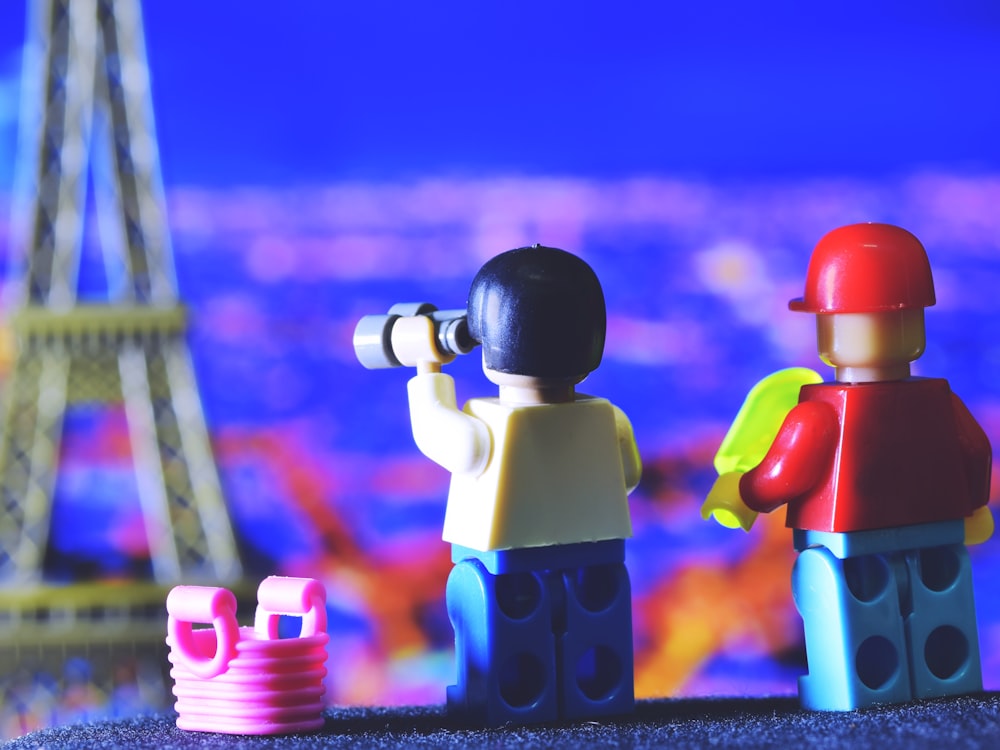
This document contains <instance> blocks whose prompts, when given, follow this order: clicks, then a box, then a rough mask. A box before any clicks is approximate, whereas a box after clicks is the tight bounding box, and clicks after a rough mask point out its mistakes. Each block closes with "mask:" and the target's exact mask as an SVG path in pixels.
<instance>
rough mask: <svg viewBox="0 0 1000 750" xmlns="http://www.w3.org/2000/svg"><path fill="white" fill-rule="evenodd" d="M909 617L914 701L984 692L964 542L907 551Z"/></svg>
mask: <svg viewBox="0 0 1000 750" xmlns="http://www.w3.org/2000/svg"><path fill="white" fill-rule="evenodd" d="M905 559H906V566H907V569H908V570H909V574H910V575H909V579H910V602H909V604H910V606H909V607H908V609H910V614H909V616H908V617H907V618H906V633H907V641H908V642H909V644H910V671H911V674H912V680H913V697H914V698H935V697H939V696H944V695H964V694H967V693H974V692H978V691H980V690H982V689H983V676H982V668H981V665H980V659H979V637H978V632H977V629H976V604H975V600H974V598H973V592H972V566H971V565H970V563H969V553H968V551H967V550H966V548H965V545H964V544H950V545H944V546H939V547H931V548H927V549H921V550H915V551H911V552H907V553H906V556H905Z"/></svg>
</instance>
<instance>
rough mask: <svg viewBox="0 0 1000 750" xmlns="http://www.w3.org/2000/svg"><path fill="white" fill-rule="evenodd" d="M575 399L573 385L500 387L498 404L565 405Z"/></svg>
mask: <svg viewBox="0 0 1000 750" xmlns="http://www.w3.org/2000/svg"><path fill="white" fill-rule="evenodd" d="M575 397H576V389H575V388H574V385H573V383H559V384H557V385H546V386H540V385H500V402H501V403H504V404H523V405H526V406H527V405H533V404H565V403H569V402H570V401H573V399H574V398H575Z"/></svg>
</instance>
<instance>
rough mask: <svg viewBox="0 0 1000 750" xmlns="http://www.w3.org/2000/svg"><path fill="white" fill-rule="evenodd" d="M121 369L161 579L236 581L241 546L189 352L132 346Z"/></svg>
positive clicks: (171, 343) (167, 345)
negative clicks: (214, 457)
mask: <svg viewBox="0 0 1000 750" xmlns="http://www.w3.org/2000/svg"><path fill="white" fill-rule="evenodd" d="M119 367H120V372H121V381H122V396H123V399H124V401H125V410H126V415H127V417H128V422H129V434H130V437H131V441H132V452H133V456H134V461H135V464H136V473H137V477H138V481H139V497H140V501H141V502H142V505H143V515H144V517H145V519H146V524H147V529H146V533H147V536H148V538H149V544H150V551H151V555H152V560H153V574H154V576H155V578H156V580H157V581H160V582H161V583H173V582H177V581H180V580H182V579H183V580H192V579H194V580H206V581H209V580H210V581H216V582H226V581H234V580H236V579H237V578H239V576H240V575H241V572H242V571H241V568H240V564H239V558H238V556H237V553H236V543H235V540H234V538H233V533H232V528H231V527H230V525H229V521H228V515H227V513H226V509H225V505H224V503H223V501H222V493H221V490H220V488H219V481H218V477H217V475H216V474H215V471H214V466H213V464H212V461H211V449H210V447H209V444H208V437H207V433H206V431H205V425H204V421H203V419H202V417H201V409H200V405H199V403H198V400H197V395H196V391H194V390H193V388H194V380H193V377H191V371H190V363H189V362H188V361H187V359H186V356H185V352H184V350H183V347H182V345H180V344H179V343H178V342H177V341H175V340H170V339H167V340H161V341H159V342H158V344H157V346H154V347H150V348H141V347H140V346H138V345H136V344H133V343H128V344H124V345H123V348H122V352H121V354H120V355H119Z"/></svg>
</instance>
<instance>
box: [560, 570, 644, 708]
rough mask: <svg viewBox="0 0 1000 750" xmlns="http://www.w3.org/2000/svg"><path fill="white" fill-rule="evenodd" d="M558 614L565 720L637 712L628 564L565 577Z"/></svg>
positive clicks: (572, 571) (564, 573)
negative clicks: (634, 691)
mask: <svg viewBox="0 0 1000 750" xmlns="http://www.w3.org/2000/svg"><path fill="white" fill-rule="evenodd" d="M560 583H561V586H562V587H563V590H564V592H565V605H564V607H560V608H559V609H557V612H559V613H560V614H561V616H560V615H557V617H556V632H557V633H560V632H561V633H562V634H561V636H558V658H557V660H556V661H557V663H558V664H559V672H560V674H559V680H560V685H561V687H560V691H559V693H560V711H559V713H560V715H561V716H562V718H564V719H570V720H573V719H590V718H596V717H599V716H613V715H616V714H625V713H629V712H631V711H632V710H633V709H634V707H635V699H634V693H633V683H634V680H633V661H632V588H631V585H630V584H629V577H628V571H627V570H626V569H625V564H624V563H608V564H605V565H592V566H588V567H585V568H580V569H578V570H571V571H564V572H563V573H562V574H561V581H560Z"/></svg>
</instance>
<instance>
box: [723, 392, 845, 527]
mask: <svg viewBox="0 0 1000 750" xmlns="http://www.w3.org/2000/svg"><path fill="white" fill-rule="evenodd" d="M839 432H840V428H839V425H838V423H837V415H836V413H835V412H834V411H833V409H832V408H831V407H830V406H828V405H827V404H824V403H822V402H816V401H807V402H805V403H801V404H798V405H797V406H796V407H795V408H794V409H792V410H791V411H790V412H789V413H788V416H787V417H785V421H784V423H782V425H781V430H780V431H779V432H778V436H777V437H776V438H775V439H774V442H773V443H772V444H771V447H770V448H769V449H768V451H767V455H766V456H764V460H763V461H761V462H760V464H759V465H757V466H756V467H755V468H753V469H751V470H750V471H748V472H747V473H746V474H744V475H743V478H742V479H741V480H740V496H741V497H742V498H743V502H745V503H746V505H747V507H748V508H751V509H752V510H756V511H758V512H760V513H770V512H771V511H772V510H774V509H775V508H778V507H779V506H781V505H784V504H785V503H787V502H789V501H790V500H793V499H795V498H796V497H798V496H799V495H801V494H803V493H805V492H807V491H808V490H809V489H811V488H812V487H813V486H814V485H815V484H816V483H817V482H818V481H820V479H821V478H822V477H823V476H824V473H825V472H826V470H827V467H828V466H829V464H830V459H831V457H832V455H833V452H834V450H835V449H836V447H837V440H838V435H839Z"/></svg>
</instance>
